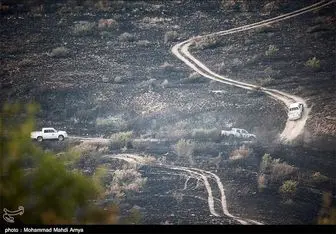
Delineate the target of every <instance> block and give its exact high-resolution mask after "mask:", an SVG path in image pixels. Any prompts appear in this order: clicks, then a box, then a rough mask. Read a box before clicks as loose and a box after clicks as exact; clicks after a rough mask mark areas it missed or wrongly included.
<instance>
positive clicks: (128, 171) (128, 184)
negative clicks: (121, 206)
mask: <svg viewBox="0 0 336 234" xmlns="http://www.w3.org/2000/svg"><path fill="white" fill-rule="evenodd" d="M146 181H147V178H144V177H142V175H141V173H140V172H138V171H137V170H136V169H135V168H125V169H121V170H115V171H114V173H113V179H112V181H111V183H110V184H109V185H108V186H107V190H106V195H108V196H112V197H113V198H114V199H115V200H116V201H120V200H121V199H123V198H125V196H127V194H130V193H132V192H140V190H141V188H142V187H143V186H144V185H145V183H146Z"/></svg>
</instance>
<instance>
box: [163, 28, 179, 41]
mask: <svg viewBox="0 0 336 234" xmlns="http://www.w3.org/2000/svg"><path fill="white" fill-rule="evenodd" d="M178 36H179V35H178V33H177V32H176V31H168V32H166V33H165V35H164V43H165V44H167V43H168V42H171V41H176V40H177V39H178Z"/></svg>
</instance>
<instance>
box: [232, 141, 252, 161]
mask: <svg viewBox="0 0 336 234" xmlns="http://www.w3.org/2000/svg"><path fill="white" fill-rule="evenodd" d="M249 152H250V150H249V148H247V147H245V146H244V145H243V146H241V147H239V149H235V150H233V151H232V152H231V153H230V156H229V157H230V159H231V160H235V159H240V158H247V157H248V156H249Z"/></svg>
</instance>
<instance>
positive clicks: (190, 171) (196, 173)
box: [104, 154, 263, 225]
mask: <svg viewBox="0 0 336 234" xmlns="http://www.w3.org/2000/svg"><path fill="white" fill-rule="evenodd" d="M104 157H109V158H115V159H121V160H125V161H127V162H129V163H132V164H133V163H138V164H143V165H145V164H146V162H145V161H144V160H143V157H141V156H138V155H131V154H120V155H105V156H104ZM154 165H155V166H157V167H162V168H166V169H170V170H175V171H181V172H184V173H187V175H188V180H189V179H190V178H194V179H196V180H201V181H202V182H203V183H204V186H205V188H206V190H207V194H208V199H207V202H208V206H209V211H210V213H211V214H212V215H213V216H215V217H221V215H220V214H219V213H218V212H216V210H215V200H217V201H220V203H221V208H222V211H223V213H224V215H226V216H227V217H230V218H232V219H234V220H235V221H237V222H239V223H241V224H243V225H247V224H258V225H262V224H263V223H261V222H258V221H255V220H252V219H243V218H239V217H237V216H234V215H232V214H230V212H229V211H228V208H227V201H226V196H225V191H224V186H223V184H222V182H221V180H220V178H219V177H218V176H217V175H216V174H214V173H212V172H209V171H206V170H202V169H198V168H189V167H182V166H170V165H159V164H154ZM164 174H167V173H164ZM175 175H176V174H175ZM182 175H183V174H182ZM211 177H212V178H213V179H214V180H215V181H216V185H217V187H218V189H219V191H220V194H221V198H220V199H218V198H216V197H214V196H213V191H212V188H211V185H210V183H209V178H211ZM183 189H186V186H184V188H183Z"/></svg>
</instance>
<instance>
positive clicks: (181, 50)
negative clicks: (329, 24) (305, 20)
mask: <svg viewBox="0 0 336 234" xmlns="http://www.w3.org/2000/svg"><path fill="white" fill-rule="evenodd" d="M333 3H335V0H332V1H325V0H324V1H320V2H317V3H315V4H312V5H310V6H307V7H304V8H302V9H299V10H296V11H293V12H290V13H287V14H283V15H280V16H277V17H274V18H271V19H267V20H263V21H260V22H257V23H253V24H249V25H245V26H241V27H237V28H233V29H229V30H224V31H219V32H215V33H212V34H208V35H203V36H198V37H196V38H198V39H200V38H202V37H204V36H215V35H220V36H223V35H229V34H233V33H237V32H242V31H247V30H250V29H254V28H259V27H263V26H266V25H270V24H273V23H277V22H281V21H283V20H287V19H290V18H293V17H296V16H299V15H301V14H305V13H307V12H311V11H314V10H318V9H320V8H323V7H326V6H328V5H331V4H333ZM194 39H195V37H193V38H190V39H188V40H186V41H183V42H181V43H178V44H176V45H175V46H174V47H173V48H172V53H173V54H174V55H175V56H176V57H177V58H178V59H180V60H181V61H183V62H184V63H185V64H186V65H187V66H189V67H190V68H192V69H193V70H194V71H196V72H198V73H199V74H201V75H202V76H204V77H206V78H209V79H212V80H215V81H218V82H221V83H224V84H227V85H231V86H235V87H239V88H243V89H247V90H256V89H258V90H260V91H261V92H264V93H265V94H267V95H269V96H271V97H272V98H274V99H276V100H278V101H280V102H282V103H284V104H285V105H286V106H287V107H288V106H289V105H290V104H291V103H293V102H301V103H303V105H304V112H303V115H302V118H301V119H299V120H297V121H289V120H287V122H286V126H285V129H284V130H283V131H282V133H281V134H280V136H279V138H280V140H281V141H283V142H290V141H292V140H294V139H295V138H296V137H298V136H299V135H300V134H301V133H302V132H303V130H304V126H305V124H306V121H307V119H308V115H309V112H310V108H308V107H307V103H306V102H305V100H304V99H303V98H301V97H298V96H295V95H291V94H288V93H285V92H282V91H279V90H275V89H269V88H264V87H259V86H257V85H252V84H248V83H245V82H240V81H235V80H232V79H229V78H228V77H224V76H221V75H219V74H217V73H215V72H213V71H211V70H210V69H209V68H207V67H206V66H205V65H204V64H203V63H202V62H200V61H199V60H197V59H196V58H195V57H194V56H193V55H191V54H190V52H189V47H190V46H191V45H192V44H193V43H194Z"/></svg>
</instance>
